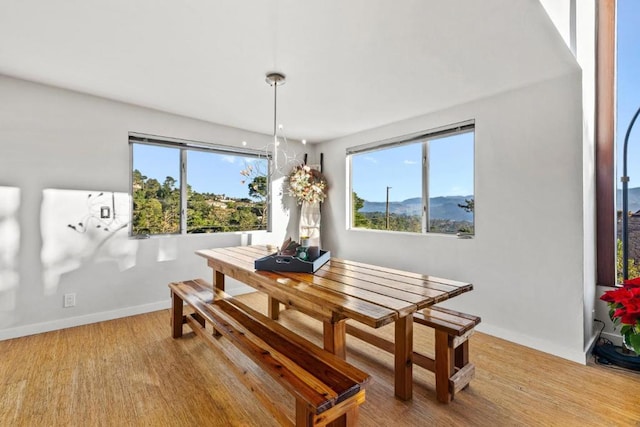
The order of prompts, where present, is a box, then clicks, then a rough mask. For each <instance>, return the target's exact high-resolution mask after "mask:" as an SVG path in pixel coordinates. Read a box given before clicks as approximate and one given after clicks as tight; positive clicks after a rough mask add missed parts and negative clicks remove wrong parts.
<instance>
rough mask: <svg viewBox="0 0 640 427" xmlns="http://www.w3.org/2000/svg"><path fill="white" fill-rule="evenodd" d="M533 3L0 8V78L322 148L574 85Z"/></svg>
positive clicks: (120, 0)
mask: <svg viewBox="0 0 640 427" xmlns="http://www.w3.org/2000/svg"><path fill="white" fill-rule="evenodd" d="M576 67H577V66H576V65H575V61H574V59H573V57H572V56H571V54H570V52H569V50H568V48H567V47H566V46H565V45H564V43H563V42H562V39H561V37H560V35H559V34H558V33H557V31H556V30H555V27H553V24H552V23H551V21H550V20H549V18H548V17H547V15H546V14H545V12H544V9H543V7H542V6H541V5H540V3H539V2H538V1H537V0H518V1H513V0H482V1H478V0H449V1H444V0H396V1H393V2H392V1H389V0H349V1H344V0H325V1H317V0H316V1H311V0H241V1H238V0H236V1H233V0H224V1H223V0H189V1H184V2H180V1H175V0H134V1H132V0H109V1H104V0H66V1H46V0H0V73H1V74H5V75H9V76H14V77H19V78H23V79H27V80H32V81H36V82H42V83H46V84H50V85H54V86H59V87H63V88H68V89H72V90H76V91H80V92H85V93H89V94H94V95H98V96H102V97H106V98H110V99H115V100H119V101H124V102H128V103H132V104H136V105H141V106H145V107H149V108H154V109H158V110H162V111H167V112H170V113H175V114H180V115H183V116H188V117H193V118H197V119H202V120H206V121H210V122H214V123H220V124H224V125H228V126H233V127H238V128H243V129H247V130H252V131H257V132H261V133H266V134H271V133H272V129H273V89H272V88H271V87H270V86H269V85H268V84H267V83H266V82H265V74H266V73H267V72H269V71H274V70H277V71H281V72H283V73H284V74H286V76H287V82H286V84H285V85H284V86H282V87H280V88H279V89H278V121H279V122H280V123H283V125H284V129H285V134H286V135H287V136H288V137H289V138H293V139H303V138H304V139H307V140H308V141H310V142H319V141H324V140H330V139H334V138H337V137H340V136H344V135H348V134H352V133H355V132H358V131H361V130H365V129H370V128H374V127H378V126H382V125H385V124H388V123H392V122H395V121H398V120H402V119H406V118H410V117H415V116H419V115H422V114H426V113H429V112H432V111H435V110H439V109H442V108H446V107H448V106H452V105H456V104H460V103H464V102H468V101H470V100H473V99H478V98H481V97H485V96H488V95H491V94H494V93H497V92H502V91H505V90H509V89H513V88H517V87H521V86H524V85H528V84H531V83H533V82H536V81H541V80H545V79H548V78H552V77H555V76H559V75H562V74H565V73H567V72H571V71H574V70H575V69H576Z"/></svg>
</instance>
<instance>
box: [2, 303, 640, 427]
mask: <svg viewBox="0 0 640 427" xmlns="http://www.w3.org/2000/svg"><path fill="white" fill-rule="evenodd" d="M243 298H245V299H246V301H249V302H250V303H251V304H252V305H254V306H256V307H260V308H266V299H265V298H264V297H263V296H261V295H259V294H250V295H247V296H245V297H243ZM263 311H264V310H263ZM281 321H282V322H283V323H284V324H286V325H287V326H289V327H290V328H292V329H294V330H296V331H297V332H298V333H300V334H302V335H304V336H306V337H307V338H309V339H311V340H313V341H315V342H317V343H318V344H320V343H321V325H320V323H319V322H317V321H315V320H312V319H310V318H308V317H306V316H304V315H302V314H300V313H297V312H293V311H290V310H289V311H286V312H284V313H283V315H282V319H281ZM168 322H169V313H168V311H159V312H155V313H150V314H145V315H140V316H134V317H129V318H126V319H119V320H114V321H109V322H102V323H97V324H93V325H87V326H81V327H77V328H71V329H66V330H62V331H56V332H50V333H46V334H40V335H35V336H30V337H24V338H19V339H15V340H8V341H3V342H0V426H128V425H135V426H138V425H143V426H196V425H198V426H277V425H279V424H280V423H279V422H278V420H277V419H276V418H274V417H273V416H272V415H271V414H269V413H268V412H266V411H265V410H264V408H263V407H262V406H260V405H258V404H256V403H255V399H254V398H253V396H252V391H251V390H249V389H248V388H246V387H244V386H243V385H242V384H241V383H240V382H239V381H238V380H237V377H236V374H237V372H238V371H240V372H242V371H243V370H246V371H248V372H250V373H253V374H256V375H258V377H259V379H260V380H261V381H263V386H264V387H265V388H266V389H267V390H268V392H269V393H270V395H271V397H272V401H274V402H278V404H279V405H281V406H283V407H285V408H286V409H285V410H286V411H288V414H286V415H287V416H289V417H293V399H292V398H291V397H290V396H289V395H288V394H287V393H285V392H284V391H283V390H282V389H281V388H279V386H278V385H276V384H275V383H273V382H272V381H271V379H270V378H268V377H265V376H264V375H263V374H261V372H260V371H259V370H258V369H257V368H256V367H255V365H253V363H252V362H251V361H249V360H247V359H246V357H244V355H242V354H241V353H239V352H238V351H237V350H236V349H235V348H232V347H231V346H229V345H228V343H226V344H227V345H225V341H224V340H221V341H220V342H221V346H220V349H212V348H211V347H209V346H207V345H206V344H205V343H204V342H202V341H201V340H200V339H198V338H197V337H195V336H193V334H186V335H185V336H184V337H183V338H181V339H178V340H173V339H171V337H170V328H169V323H168ZM418 326H419V325H415V328H416V329H417V330H419V331H420V332H419V333H418V334H416V335H417V336H416V340H415V341H416V348H418V349H421V348H422V349H428V348H431V346H432V345H433V344H432V343H433V336H432V334H430V333H429V332H428V330H427V329H426V328H423V327H421V328H419V329H418ZM382 333H385V334H388V335H389V336H391V335H390V334H391V333H392V330H389V329H388V328H387V329H386V330H384V331H382ZM225 358H231V359H233V360H236V362H237V363H238V364H239V365H240V366H241V367H240V369H239V370H238V369H237V368H234V367H233V365H232V364H229V363H228V362H224V360H225ZM348 360H349V361H350V362H351V363H353V364H354V365H356V366H358V367H360V368H361V369H363V370H364V371H366V372H369V373H370V374H372V376H373V381H372V383H371V384H370V385H369V387H368V388H367V401H366V403H365V404H364V405H362V406H361V415H360V425H362V426H380V425H382V426H422V425H435V426H492V427H496V426H536V425H539V426H640V375H639V374H638V373H635V372H631V373H629V372H623V371H618V370H614V369H611V368H606V367H602V366H582V365H579V364H575V363H572V362H569V361H566V360H563V359H560V358H557V357H554V356H550V355H547V354H544V353H540V352H537V351H534V350H530V349H527V348H524V347H521V346H518V345H515V344H512V343H509V342H507V341H503V340H500V339H497V338H493V337H491V336H488V335H484V334H481V333H476V334H475V335H474V336H473V337H472V339H471V360H472V361H473V362H474V363H475V365H476V378H475V379H474V380H473V381H472V382H471V385H470V386H469V388H468V389H466V390H464V391H463V392H462V393H460V394H459V395H458V396H457V397H456V399H455V400H454V401H453V402H452V403H451V404H449V405H444V404H440V403H438V402H437V401H436V399H435V390H434V377H433V374H432V373H430V372H427V371H425V370H423V369H421V368H419V367H415V368H414V376H415V386H414V398H413V400H412V401H410V402H402V401H399V400H397V399H395V398H393V384H392V381H393V371H392V370H393V359H392V357H391V356H390V355H389V354H387V353H384V352H381V351H379V350H377V349H376V348H374V347H372V346H370V345H368V344H365V343H363V342H361V341H358V340H356V339H355V338H351V339H350V340H349V341H348Z"/></svg>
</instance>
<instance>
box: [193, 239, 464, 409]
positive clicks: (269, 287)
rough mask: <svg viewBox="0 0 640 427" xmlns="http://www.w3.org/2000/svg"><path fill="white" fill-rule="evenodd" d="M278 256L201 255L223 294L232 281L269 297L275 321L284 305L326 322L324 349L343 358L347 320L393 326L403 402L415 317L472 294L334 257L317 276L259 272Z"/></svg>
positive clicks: (408, 393)
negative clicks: (258, 265) (259, 262)
mask: <svg viewBox="0 0 640 427" xmlns="http://www.w3.org/2000/svg"><path fill="white" fill-rule="evenodd" d="M273 252H274V251H273V250H269V249H268V248H267V246H237V247H225V248H215V249H203V250H198V251H196V254H198V255H200V256H202V257H204V258H205V259H206V260H207V263H208V265H209V267H211V268H212V269H213V282H214V284H215V286H216V287H217V288H219V289H222V290H224V287H225V277H230V278H233V279H235V280H238V281H239V282H242V283H244V284H246V285H249V286H251V287H253V288H255V289H256V290H258V291H260V292H263V293H265V294H267V295H268V298H269V307H268V312H269V316H270V317H271V318H273V319H277V318H278V315H279V308H280V304H284V305H285V306H286V307H288V308H293V309H296V310H298V311H301V312H303V313H305V314H307V315H310V316H312V317H314V318H316V319H319V320H321V321H322V322H323V344H324V348H325V349H326V350H327V351H330V352H331V353H334V354H336V355H338V356H340V357H342V358H346V334H347V324H346V321H347V320H348V319H353V320H354V321H356V322H360V323H362V324H364V325H367V326H369V327H371V328H380V327H382V326H384V325H388V324H390V323H394V325H395V339H394V342H393V344H392V348H391V350H390V351H392V352H393V354H394V359H395V361H394V375H395V395H396V396H397V397H398V398H399V399H402V400H409V399H411V397H412V390H413V363H414V356H415V355H416V353H415V352H414V349H413V313H414V312H416V311H417V310H421V309H423V308H426V307H429V306H431V305H433V304H435V303H438V302H441V301H444V300H447V299H449V298H452V297H455V296H457V295H460V294H462V293H464V292H468V291H470V290H472V289H473V286H472V285H471V284H470V283H463V282H458V281H454V280H449V279H443V278H438V277H433V276H429V275H425V274H419V273H412V272H407V271H402V270H396V269H391V268H384V267H379V266H376V265H371V264H365V263H361V262H355V261H348V260H344V259H340V258H334V257H332V258H330V260H329V261H328V262H327V263H326V264H324V265H323V266H322V267H320V268H319V269H318V270H317V271H315V273H296V272H284V271H263V270H256V269H255V264H254V261H255V260H256V259H259V258H261V257H264V256H267V255H271V254H273ZM365 335H366V336H369V337H371V336H372V335H371V334H365ZM360 337H361V338H362V337H364V335H363V336H360Z"/></svg>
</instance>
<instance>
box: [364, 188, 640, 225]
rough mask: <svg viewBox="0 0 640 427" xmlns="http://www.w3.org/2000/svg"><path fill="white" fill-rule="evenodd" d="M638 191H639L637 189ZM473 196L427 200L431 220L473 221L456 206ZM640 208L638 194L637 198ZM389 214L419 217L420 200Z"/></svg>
mask: <svg viewBox="0 0 640 427" xmlns="http://www.w3.org/2000/svg"><path fill="white" fill-rule="evenodd" d="M639 190H640V189H639ZM472 198H473V196H448V197H433V198H431V199H430V200H429V203H430V206H431V219H451V220H454V221H473V213H471V212H466V211H465V210H464V209H462V208H461V207H459V206H458V204H461V205H464V204H465V199H472ZM638 202H639V206H640V192H639V196H638ZM359 212H362V213H370V212H386V202H370V201H368V200H365V202H364V206H363V207H362V209H360V210H359ZM389 212H390V213H392V214H398V215H409V216H419V215H421V214H422V199H421V198H420V197H414V198H411V199H407V200H403V201H402V202H389Z"/></svg>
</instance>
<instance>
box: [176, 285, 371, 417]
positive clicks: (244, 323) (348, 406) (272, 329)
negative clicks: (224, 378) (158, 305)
mask: <svg viewBox="0 0 640 427" xmlns="http://www.w3.org/2000/svg"><path fill="white" fill-rule="evenodd" d="M169 288H170V289H171V295H172V317H171V319H172V320H171V323H172V336H173V338H178V337H180V336H182V325H183V324H184V323H187V324H188V325H189V326H190V327H191V329H192V330H193V331H194V332H195V333H196V334H197V335H198V336H200V337H203V338H204V339H205V340H206V342H207V343H208V344H209V345H212V346H214V347H216V348H219V343H217V340H218V339H219V337H220V335H222V336H224V337H226V338H227V339H228V340H229V341H230V342H231V343H233V344H234V345H235V346H236V347H237V348H238V349H240V350H241V351H242V352H243V353H244V354H246V355H247V356H248V357H249V358H250V359H251V360H253V362H255V364H256V365H258V366H259V367H260V368H261V369H262V370H263V371H264V372H266V373H267V374H269V375H270V376H271V377H272V378H273V379H274V380H275V381H276V382H277V383H279V384H280V385H282V386H283V387H284V388H285V389H286V390H287V391H288V392H290V393H291V394H292V395H293V396H294V398H295V401H296V409H295V425H297V426H324V425H328V424H330V425H348V426H352V425H355V424H356V423H357V418H358V410H359V405H360V404H362V403H363V402H364V400H365V390H364V385H365V384H366V383H367V382H368V381H369V379H370V377H369V375H368V374H366V373H364V372H362V371H361V370H359V369H357V368H355V367H353V366H351V365H350V364H348V363H347V362H346V361H344V360H342V359H340V358H338V357H336V356H335V355H333V354H331V353H329V352H327V351H326V350H323V349H322V348H320V347H318V346H316V345H315V344H313V343H311V342H310V341H307V340H306V339H304V338H302V337H300V336H298V335H296V334H294V333H293V332H291V331H290V330H288V329H286V328H285V327H283V326H282V325H280V324H279V323H277V322H275V321H273V320H271V319H269V318H268V317H266V316H264V315H262V314H261V313H259V312H257V311H255V310H253V309H252V308H250V307H248V306H247V305H245V304H243V303H242V302H240V301H238V300H237V299H236V298H234V297H232V296H230V295H227V294H226V293H224V292H223V291H221V290H219V289H214V288H213V287H212V286H211V285H210V284H209V283H207V282H206V281H204V280H202V279H195V280H186V281H183V282H174V283H170V284H169ZM184 303H187V304H188V305H189V306H190V307H191V308H192V309H193V314H191V315H184V313H183V306H184ZM207 323H208V324H210V325H211V326H212V327H213V329H214V333H208V332H207V330H206V324H207ZM243 373H244V372H243ZM253 385H255V384H252V388H253ZM262 395H263V396H262V397H261V399H262V402H263V403H265V404H266V405H265V406H267V408H268V409H271V408H272V407H273V405H271V406H269V396H265V395H264V393H262ZM272 412H273V411H272ZM274 415H277V416H278V417H279V420H281V419H282V414H274Z"/></svg>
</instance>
